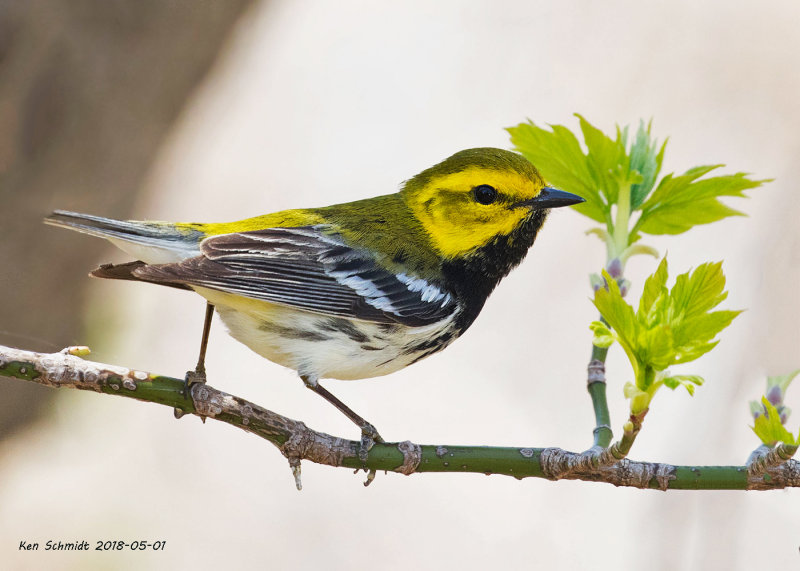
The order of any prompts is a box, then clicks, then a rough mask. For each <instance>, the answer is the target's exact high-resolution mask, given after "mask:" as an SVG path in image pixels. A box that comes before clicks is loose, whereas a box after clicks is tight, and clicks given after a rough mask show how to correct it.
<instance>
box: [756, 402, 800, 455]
mask: <svg viewBox="0 0 800 571" xmlns="http://www.w3.org/2000/svg"><path fill="white" fill-rule="evenodd" d="M761 405H762V406H763V407H764V410H765V411H766V414H761V415H759V416H757V417H756V418H755V420H754V422H753V426H752V427H751V428H752V429H753V432H755V433H756V436H758V437H759V438H760V439H761V442H763V443H764V444H767V445H769V446H773V445H774V444H776V443H778V442H783V443H784V444H800V434H798V436H794V435H793V434H792V433H791V432H789V431H788V430H786V427H785V426H783V423H782V422H781V415H780V414H778V410H777V409H776V408H775V406H774V405H773V404H772V403H771V402H769V401H768V400H767V398H766V397H761Z"/></svg>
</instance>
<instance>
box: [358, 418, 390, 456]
mask: <svg viewBox="0 0 800 571" xmlns="http://www.w3.org/2000/svg"><path fill="white" fill-rule="evenodd" d="M384 442H386V441H385V440H384V439H383V437H382V436H381V435H380V434H379V433H378V431H377V429H376V428H375V427H374V426H372V424H370V423H369V422H365V423H364V424H362V425H361V445H360V446H359V447H358V459H359V460H361V462H362V463H366V462H367V455H368V454H369V451H370V450H372V447H373V446H375V444H376V443H377V444H383V443H384Z"/></svg>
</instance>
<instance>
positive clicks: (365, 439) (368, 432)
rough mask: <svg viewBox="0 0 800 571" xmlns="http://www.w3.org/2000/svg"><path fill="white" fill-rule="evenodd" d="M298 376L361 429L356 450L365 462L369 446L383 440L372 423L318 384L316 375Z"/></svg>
mask: <svg viewBox="0 0 800 571" xmlns="http://www.w3.org/2000/svg"><path fill="white" fill-rule="evenodd" d="M300 378H301V379H303V383H305V385H306V387H308V388H309V389H311V390H312V391H314V392H315V393H317V394H318V395H319V396H321V397H322V398H324V399H325V400H326V401H328V402H329V403H331V404H332V405H333V406H335V407H336V408H337V409H339V411H340V412H341V413H342V414H344V415H345V416H346V417H347V418H349V419H350V420H352V421H353V422H354V423H355V425H356V426H358V427H359V428H360V429H361V447H360V449H359V451H358V457H359V459H360V460H361V461H362V462H366V461H367V453H368V452H369V450H370V448H372V446H373V445H374V444H375V443H376V442H378V443H381V444H382V443H383V442H384V440H383V438H382V437H381V435H380V434H378V431H377V430H376V429H375V427H374V426H373V425H372V423H370V422H367V421H366V420H365V419H364V418H363V417H362V416H360V415H358V414H356V413H355V412H354V411H353V410H352V409H351V408H350V407H349V406H347V405H346V404H344V403H343V402H342V401H340V400H339V399H338V398H336V397H335V396H334V395H333V394H332V393H331V392H330V391H328V389H326V388H325V387H323V386H322V385H320V384H319V380H318V379H317V378H316V377H312V376H307V375H301V376H300Z"/></svg>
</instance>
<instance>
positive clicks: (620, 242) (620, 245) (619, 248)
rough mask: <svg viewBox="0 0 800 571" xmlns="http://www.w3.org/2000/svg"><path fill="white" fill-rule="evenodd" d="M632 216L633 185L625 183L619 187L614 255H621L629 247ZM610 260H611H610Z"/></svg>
mask: <svg viewBox="0 0 800 571" xmlns="http://www.w3.org/2000/svg"><path fill="white" fill-rule="evenodd" d="M630 217H631V185H630V184H625V185H623V186H621V187H620V189H619V196H618V200H617V219H616V222H615V223H614V246H615V247H616V252H614V257H619V256H620V255H621V254H622V252H623V251H624V250H625V248H627V247H628V235H629V233H628V223H629V222H630ZM609 261H610V260H609Z"/></svg>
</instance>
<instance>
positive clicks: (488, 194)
mask: <svg viewBox="0 0 800 571" xmlns="http://www.w3.org/2000/svg"><path fill="white" fill-rule="evenodd" d="M472 194H473V195H475V200H477V201H478V202H479V203H481V204H491V203H492V202H494V201H495V200H497V190H495V188H494V187H493V186H489V185H488V184H480V185H478V186H476V187H475V188H473V189H472Z"/></svg>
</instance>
